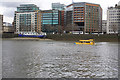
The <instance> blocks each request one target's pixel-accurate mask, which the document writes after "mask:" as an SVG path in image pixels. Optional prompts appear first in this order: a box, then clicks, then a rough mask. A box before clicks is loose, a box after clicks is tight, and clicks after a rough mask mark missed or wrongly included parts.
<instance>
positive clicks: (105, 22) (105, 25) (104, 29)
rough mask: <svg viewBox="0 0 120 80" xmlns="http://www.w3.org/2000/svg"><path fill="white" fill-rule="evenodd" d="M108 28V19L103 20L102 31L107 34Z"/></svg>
mask: <svg viewBox="0 0 120 80" xmlns="http://www.w3.org/2000/svg"><path fill="white" fill-rule="evenodd" d="M106 30H107V20H102V33H104V34H106V32H107V31H106Z"/></svg>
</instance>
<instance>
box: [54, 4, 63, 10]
mask: <svg viewBox="0 0 120 80" xmlns="http://www.w3.org/2000/svg"><path fill="white" fill-rule="evenodd" d="M64 9H65V5H64V4H60V3H52V10H60V11H62V10H64Z"/></svg>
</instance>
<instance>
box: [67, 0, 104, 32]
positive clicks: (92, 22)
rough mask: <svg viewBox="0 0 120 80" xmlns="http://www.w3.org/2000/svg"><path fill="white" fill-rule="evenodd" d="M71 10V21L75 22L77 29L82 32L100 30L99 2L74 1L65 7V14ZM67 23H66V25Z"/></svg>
mask: <svg viewBox="0 0 120 80" xmlns="http://www.w3.org/2000/svg"><path fill="white" fill-rule="evenodd" d="M71 11H72V14H70V15H72V19H71V20H72V21H71V20H69V19H67V17H66V20H69V21H71V22H70V23H72V24H76V25H77V26H78V30H79V31H83V32H84V33H98V32H102V8H101V7H100V5H99V4H93V3H86V2H75V3H73V4H70V5H68V6H67V7H66V16H68V15H69V13H71ZM66 22H67V21H66ZM67 24H68V23H66V25H67Z"/></svg>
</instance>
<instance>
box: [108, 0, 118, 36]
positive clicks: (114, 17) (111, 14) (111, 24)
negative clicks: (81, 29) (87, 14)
mask: <svg viewBox="0 0 120 80" xmlns="http://www.w3.org/2000/svg"><path fill="white" fill-rule="evenodd" d="M119 3H120V2H119ZM119 3H118V4H116V5H115V7H109V8H108V10H107V34H117V33H118V32H119V30H120V4H119Z"/></svg>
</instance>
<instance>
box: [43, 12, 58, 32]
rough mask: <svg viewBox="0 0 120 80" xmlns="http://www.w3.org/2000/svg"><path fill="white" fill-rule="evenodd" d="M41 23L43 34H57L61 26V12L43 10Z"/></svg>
mask: <svg viewBox="0 0 120 80" xmlns="http://www.w3.org/2000/svg"><path fill="white" fill-rule="evenodd" d="M41 13H42V15H41V22H42V31H43V32H57V26H58V24H59V21H58V20H59V19H58V15H59V11H58V10H42V11H41Z"/></svg>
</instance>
